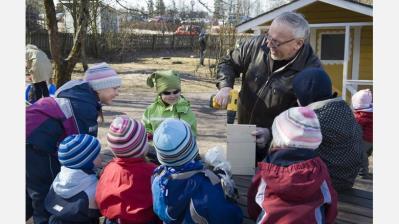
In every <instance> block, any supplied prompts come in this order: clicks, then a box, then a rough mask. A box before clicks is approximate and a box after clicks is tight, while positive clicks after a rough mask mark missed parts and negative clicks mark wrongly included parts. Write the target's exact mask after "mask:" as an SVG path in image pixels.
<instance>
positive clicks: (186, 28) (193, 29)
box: [175, 25, 201, 36]
mask: <svg viewBox="0 0 399 224" xmlns="http://www.w3.org/2000/svg"><path fill="white" fill-rule="evenodd" d="M200 33H201V27H200V26H197V25H182V26H179V27H178V28H177V29H176V31H175V34H176V35H192V36H198V35H199V34H200Z"/></svg>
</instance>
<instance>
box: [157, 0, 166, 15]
mask: <svg viewBox="0 0 399 224" xmlns="http://www.w3.org/2000/svg"><path fill="white" fill-rule="evenodd" d="M165 9H166V8H165V3H164V2H163V0H157V3H156V5H155V13H156V14H157V15H159V16H163V15H165Z"/></svg>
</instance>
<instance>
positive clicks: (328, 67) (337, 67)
mask: <svg viewBox="0 0 399 224" xmlns="http://www.w3.org/2000/svg"><path fill="white" fill-rule="evenodd" d="M340 31H341V32H342V31H345V29H319V30H317V31H316V49H315V52H320V49H319V47H320V45H321V44H320V43H319V42H320V39H319V37H320V33H324V32H340ZM350 32H351V34H350V37H349V43H350V49H349V63H348V79H351V78H352V72H351V71H352V61H353V35H354V32H353V30H352V29H351V31H350ZM317 56H318V57H320V55H319V54H318V55H317ZM323 68H324V70H325V71H326V72H327V74H328V75H329V76H330V78H331V81H332V84H333V89H334V91H336V92H338V94H339V95H342V81H343V68H344V65H343V63H336V64H325V63H323Z"/></svg>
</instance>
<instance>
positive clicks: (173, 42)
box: [172, 34, 175, 50]
mask: <svg viewBox="0 0 399 224" xmlns="http://www.w3.org/2000/svg"><path fill="white" fill-rule="evenodd" d="M172 49H173V50H174V49H175V34H172Z"/></svg>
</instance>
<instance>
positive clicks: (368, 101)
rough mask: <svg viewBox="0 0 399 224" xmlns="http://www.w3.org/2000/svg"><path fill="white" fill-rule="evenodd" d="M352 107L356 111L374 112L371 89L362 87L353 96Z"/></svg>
mask: <svg viewBox="0 0 399 224" xmlns="http://www.w3.org/2000/svg"><path fill="white" fill-rule="evenodd" d="M352 107H353V109H354V110H356V111H365V112H373V95H372V93H371V91H370V89H362V90H359V91H358V92H356V93H355V94H354V95H353V96H352Z"/></svg>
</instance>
